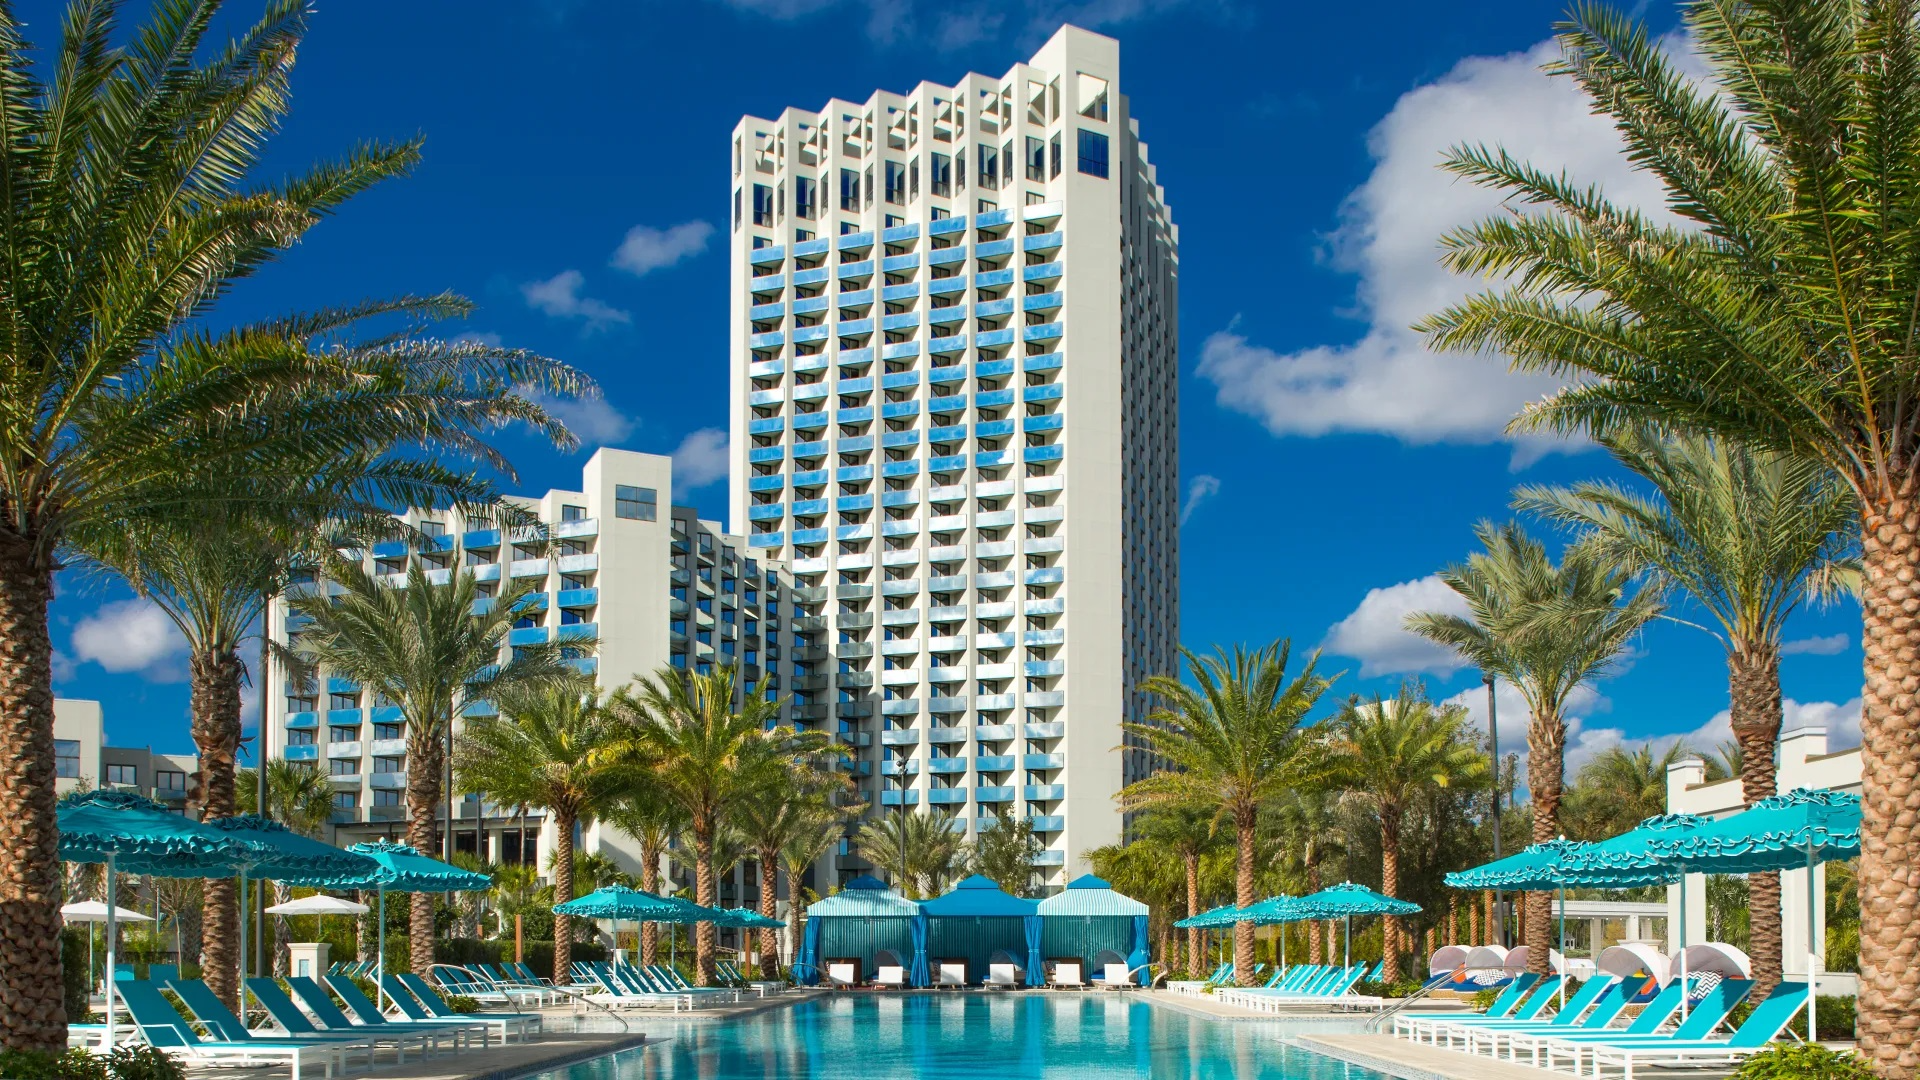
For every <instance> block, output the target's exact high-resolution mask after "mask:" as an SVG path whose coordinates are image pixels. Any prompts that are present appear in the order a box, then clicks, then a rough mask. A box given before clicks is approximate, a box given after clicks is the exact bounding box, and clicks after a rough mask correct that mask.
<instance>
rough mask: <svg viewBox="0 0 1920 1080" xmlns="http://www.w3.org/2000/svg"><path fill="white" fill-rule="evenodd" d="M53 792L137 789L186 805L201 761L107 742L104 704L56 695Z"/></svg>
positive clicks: (162, 800) (177, 805) (172, 804)
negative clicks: (102, 705)
mask: <svg viewBox="0 0 1920 1080" xmlns="http://www.w3.org/2000/svg"><path fill="white" fill-rule="evenodd" d="M53 750H54V790H55V791H57V792H59V793H60V794H62V795H65V794H67V793H68V792H71V791H76V790H78V789H79V788H80V787H81V786H82V785H85V786H87V787H91V788H116V789H119V790H122V791H133V792H138V793H139V794H141V795H145V796H147V797H148V798H152V799H157V800H159V801H160V802H162V803H165V804H167V805H168V806H173V807H179V808H181V809H185V807H186V805H187V793H188V791H189V789H190V788H191V786H192V783H193V778H194V775H195V774H196V773H197V772H198V771H199V768H200V761H199V758H198V757H197V756H196V755H193V754H156V753H154V752H153V750H152V748H150V747H130V746H108V745H107V738H106V715H105V713H104V712H103V711H102V710H101V708H100V703H99V702H97V701H91V700H87V699H83V698H55V699H53Z"/></svg>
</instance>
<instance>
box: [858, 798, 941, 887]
mask: <svg viewBox="0 0 1920 1080" xmlns="http://www.w3.org/2000/svg"><path fill="white" fill-rule="evenodd" d="M854 850H856V851H858V852H859V853H860V857H861V858H863V859H865V860H867V861H868V862H870V863H872V864H874V865H875V866H892V867H897V868H898V875H897V877H896V878H895V884H896V885H897V886H898V888H899V889H900V895H902V896H905V897H908V898H910V899H921V898H925V897H932V896H939V895H940V894H941V893H943V892H946V891H947V886H948V885H949V884H951V883H952V882H953V881H954V880H955V879H956V878H958V877H960V876H961V875H962V874H964V873H965V872H966V870H965V867H966V861H967V845H966V840H965V836H964V834H962V833H957V832H955V831H954V830H953V818H952V817H950V816H949V815H946V814H940V813H926V814H915V813H911V812H902V813H897V814H887V815H884V816H882V817H877V818H874V819H873V820H872V821H869V822H867V823H866V824H865V825H862V826H861V827H860V831H859V833H858V834H856V837H855V839H854Z"/></svg>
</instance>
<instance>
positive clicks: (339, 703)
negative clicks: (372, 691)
mask: <svg viewBox="0 0 1920 1080" xmlns="http://www.w3.org/2000/svg"><path fill="white" fill-rule="evenodd" d="M359 707H360V695H359V694H357V693H355V694H338V693H335V694H328V695H327V708H329V709H357V708H359Z"/></svg>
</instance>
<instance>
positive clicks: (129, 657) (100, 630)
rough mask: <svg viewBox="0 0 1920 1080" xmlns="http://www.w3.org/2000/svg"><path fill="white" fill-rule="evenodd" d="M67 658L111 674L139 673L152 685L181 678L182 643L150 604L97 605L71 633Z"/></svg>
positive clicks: (170, 624)
mask: <svg viewBox="0 0 1920 1080" xmlns="http://www.w3.org/2000/svg"><path fill="white" fill-rule="evenodd" d="M71 652H72V658H73V660H74V661H75V662H79V663H87V662H91V663H95V664H99V665H100V666H101V667H103V668H105V669H106V670H108V671H111V672H114V673H116V674H124V673H127V672H139V673H140V674H141V675H142V676H143V677H145V678H147V679H149V680H152V681H154V682H179V681H181V680H183V679H185V678H186V674H187V673H186V666H185V663H184V661H185V659H186V653H187V639H186V638H185V637H183V636H181V633H180V628H179V627H177V626H175V625H173V620H172V619H170V618H168V617H167V614H166V613H165V612H163V611H161V610H160V609H159V608H158V607H157V606H155V605H154V604H153V603H152V602H151V601H148V600H141V599H138V598H135V599H132V600H117V601H115V602H113V603H111V604H103V605H101V607H100V609H99V610H98V611H95V612H94V613H93V614H91V615H89V616H87V617H86V618H84V619H81V620H80V622H79V623H78V624H77V625H76V626H75V627H74V628H73V642H72V649H71Z"/></svg>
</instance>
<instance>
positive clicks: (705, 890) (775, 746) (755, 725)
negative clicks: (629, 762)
mask: <svg viewBox="0 0 1920 1080" xmlns="http://www.w3.org/2000/svg"><path fill="white" fill-rule="evenodd" d="M735 678H736V673H735V668H733V667H732V666H727V667H716V668H714V669H713V671H711V672H709V673H706V674H700V673H693V672H683V671H680V670H677V669H675V668H671V667H669V668H662V669H661V670H660V671H659V672H658V673H656V674H655V675H654V676H653V677H651V678H645V679H641V680H640V681H639V682H638V683H636V684H635V685H634V686H633V687H632V688H630V689H628V690H623V691H621V692H620V693H618V694H616V695H615V696H614V697H613V699H612V700H611V701H610V702H609V707H610V708H612V709H613V710H614V711H615V712H616V713H618V714H619V715H620V716H621V717H622V718H623V719H625V720H626V721H627V722H628V723H630V724H631V725H633V727H634V731H635V734H634V738H633V740H632V742H633V746H632V752H631V753H632V758H633V760H634V761H635V762H636V763H637V764H638V766H639V767H641V768H643V769H644V770H645V775H646V778H647V779H648V780H649V781H650V782H652V783H653V784H654V785H655V786H657V787H658V788H659V790H660V793H661V795H663V796H664V797H665V798H667V799H670V800H671V801H673V802H675V803H677V804H679V806H680V808H681V810H682V811H684V812H685V814H686V818H687V830H688V832H689V833H690V834H691V835H692V838H693V849H694V852H693V854H694V902H695V903H698V904H702V905H705V906H709V907H710V906H712V905H713V904H714V902H715V900H716V899H717V897H718V887H717V885H718V883H717V882H716V881H715V877H714V843H715V841H716V839H717V838H718V837H719V834H720V830H721V827H722V826H723V825H724V824H725V823H726V817H727V815H728V814H729V813H731V812H732V810H733V808H734V807H735V806H737V805H738V804H740V803H741V802H743V801H745V800H746V799H748V798H749V797H751V796H752V795H753V794H754V793H755V792H757V791H759V790H761V789H762V788H764V787H767V786H770V785H778V784H784V783H787V782H789V781H790V779H791V777H792V776H793V773H794V770H795V769H796V768H798V767H800V766H803V765H805V764H807V763H808V762H810V761H812V760H814V759H815V758H817V757H818V756H819V755H822V754H825V753H827V752H828V751H829V749H830V746H831V742H830V739H829V736H828V735H827V734H826V733H825V732H820V731H800V730H796V729H795V728H792V727H789V726H787V725H784V724H780V723H779V716H780V700H779V699H775V698H772V697H769V695H768V693H767V684H766V682H765V681H764V680H763V681H762V682H761V683H760V684H759V685H757V686H753V687H750V688H741V687H738V686H737V684H736V683H735ZM739 691H744V692H739ZM716 944H717V942H716V936H715V930H714V925H713V924H712V923H710V922H703V923H699V924H697V925H696V928H695V931H694V959H695V963H696V965H697V972H696V974H697V975H698V976H699V982H700V984H701V985H703V986H704V985H710V984H711V983H712V982H713V972H714V969H713V960H714V948H715V945H716Z"/></svg>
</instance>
